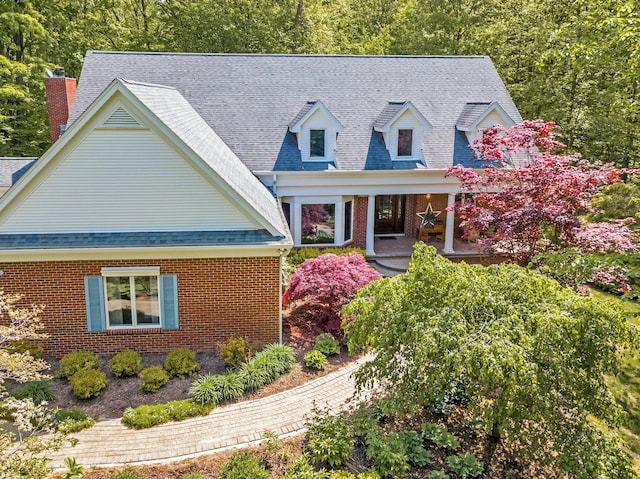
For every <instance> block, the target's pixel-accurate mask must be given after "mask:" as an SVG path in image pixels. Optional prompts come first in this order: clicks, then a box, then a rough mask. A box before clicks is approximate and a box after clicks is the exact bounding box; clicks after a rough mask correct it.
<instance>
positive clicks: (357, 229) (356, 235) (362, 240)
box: [353, 196, 369, 249]
mask: <svg viewBox="0 0 640 479" xmlns="http://www.w3.org/2000/svg"><path fill="white" fill-rule="evenodd" d="M368 200H369V198H368V197H366V196H356V197H355V198H354V211H353V245H354V246H356V247H358V248H362V249H365V248H366V247H367V205H368V203H369V201H368Z"/></svg>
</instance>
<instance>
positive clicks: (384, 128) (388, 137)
mask: <svg viewBox="0 0 640 479" xmlns="http://www.w3.org/2000/svg"><path fill="white" fill-rule="evenodd" d="M373 128H374V130H375V131H378V132H380V133H382V137H383V138H384V142H385V145H386V147H387V150H388V151H389V156H390V157H391V160H396V161H416V162H424V152H423V151H422V146H423V144H424V133H425V132H429V131H431V130H432V126H431V123H429V122H428V121H427V119H426V118H425V117H424V116H423V115H422V113H420V112H419V111H418V109H417V108H416V107H415V106H414V105H413V104H412V103H411V102H410V101H405V102H390V103H388V104H387V106H385V108H384V109H383V110H382V112H381V113H380V115H379V116H378V118H377V120H376V121H375V123H374V125H373Z"/></svg>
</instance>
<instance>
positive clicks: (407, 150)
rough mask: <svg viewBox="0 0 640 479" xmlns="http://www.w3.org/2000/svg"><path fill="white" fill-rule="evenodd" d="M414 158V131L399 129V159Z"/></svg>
mask: <svg viewBox="0 0 640 479" xmlns="http://www.w3.org/2000/svg"><path fill="white" fill-rule="evenodd" d="M403 156H413V129H412V128H399V129H398V158H402V157H403Z"/></svg>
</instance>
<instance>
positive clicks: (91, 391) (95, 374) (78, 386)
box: [69, 369, 109, 399]
mask: <svg viewBox="0 0 640 479" xmlns="http://www.w3.org/2000/svg"><path fill="white" fill-rule="evenodd" d="M108 383H109V382H108V381H107V377H106V376H105V374H104V373H103V372H102V371H98V370H97V369H83V370H81V371H78V372H77V373H75V374H74V375H73V376H71V379H70V380H69V386H71V392H73V395H74V396H75V397H77V398H79V399H90V398H93V397H97V396H99V395H100V391H102V390H103V389H104V388H106V387H107V384H108Z"/></svg>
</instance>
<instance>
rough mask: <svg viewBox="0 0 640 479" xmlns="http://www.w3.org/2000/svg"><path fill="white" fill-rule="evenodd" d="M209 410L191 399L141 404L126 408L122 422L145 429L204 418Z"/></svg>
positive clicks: (208, 407) (135, 427) (209, 408)
mask: <svg viewBox="0 0 640 479" xmlns="http://www.w3.org/2000/svg"><path fill="white" fill-rule="evenodd" d="M211 409H212V407H211V406H204V405H202V404H198V403H195V402H193V401H192V400H191V399H183V400H182V401H171V402H168V403H167V404H143V405H141V406H138V407H136V408H127V409H126V410H125V412H124V415H123V416H122V422H123V423H125V424H126V425H127V426H129V427H132V428H134V429H146V428H149V427H152V426H157V425H158V424H164V423H166V422H169V421H182V420H184V419H187V418H190V417H195V416H205V415H207V414H209V412H211Z"/></svg>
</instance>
